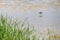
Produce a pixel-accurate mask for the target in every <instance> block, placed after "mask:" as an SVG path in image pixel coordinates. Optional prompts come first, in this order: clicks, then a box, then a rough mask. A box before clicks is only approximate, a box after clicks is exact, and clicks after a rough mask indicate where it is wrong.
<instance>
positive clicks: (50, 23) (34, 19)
mask: <svg viewBox="0 0 60 40" xmlns="http://www.w3.org/2000/svg"><path fill="white" fill-rule="evenodd" d="M17 2H19V1H17ZM37 2H38V1H37ZM37 2H30V3H32V4H24V3H21V5H17V6H15V3H14V2H13V1H11V2H9V1H5V2H3V3H2V5H5V3H7V4H9V6H3V7H2V6H1V7H0V12H2V13H4V15H5V14H7V15H8V16H12V17H13V18H16V17H17V18H18V19H21V20H24V19H25V18H26V17H27V21H29V23H30V24H31V25H34V26H35V28H36V29H37V30H38V31H42V30H44V29H46V28H50V29H55V30H56V31H57V32H60V31H59V30H60V7H56V6H50V7H48V3H49V2H46V3H45V4H42V5H41V6H42V7H41V8H34V7H35V6H36V5H37V4H38V3H37ZM42 2H43V3H44V1H42ZM36 3H37V4H36ZM10 4H11V5H10ZM13 5H14V6H13ZM31 5H32V8H31V9H29V8H28V7H29V6H31ZM38 6H39V5H38ZM45 7H47V8H45ZM39 12H43V13H42V14H39ZM40 16H42V17H40Z"/></svg>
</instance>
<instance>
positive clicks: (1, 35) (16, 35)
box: [0, 15, 35, 40]
mask: <svg viewBox="0 0 60 40" xmlns="http://www.w3.org/2000/svg"><path fill="white" fill-rule="evenodd" d="M24 25H25V24H24V21H23V22H22V21H15V20H12V18H10V19H9V20H8V18H7V17H6V16H5V17H4V16H3V15H1V16H0V40H31V39H32V40H35V35H33V34H32V33H33V28H32V29H31V28H30V27H29V23H28V24H27V25H28V27H24Z"/></svg>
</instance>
